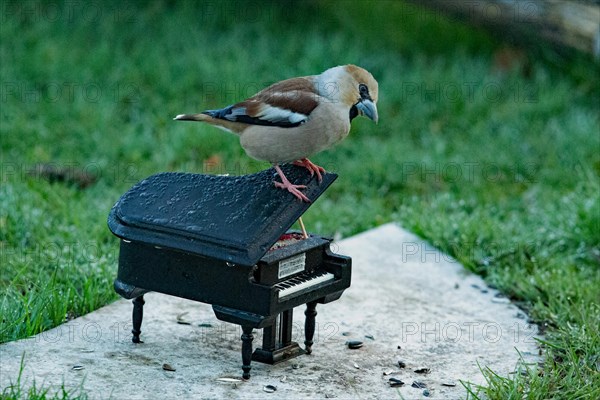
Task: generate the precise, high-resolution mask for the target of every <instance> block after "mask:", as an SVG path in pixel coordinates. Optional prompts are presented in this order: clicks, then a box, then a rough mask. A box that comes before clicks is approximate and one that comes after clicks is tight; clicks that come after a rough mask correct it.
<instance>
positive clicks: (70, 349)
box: [0, 224, 539, 399]
mask: <svg viewBox="0 0 600 400" xmlns="http://www.w3.org/2000/svg"><path fill="white" fill-rule="evenodd" d="M332 249H333V250H334V251H335V252H339V253H340V254H345V255H349V256H351V257H352V259H353V277H352V286H351V287H350V288H349V289H348V290H347V291H346V292H345V293H344V295H343V296H342V298H341V299H340V300H338V301H336V302H333V303H330V304H326V305H320V306H318V307H317V311H318V315H317V329H316V334H315V344H314V346H313V354H311V355H303V356H300V357H297V358H295V359H293V360H289V361H286V362H283V363H281V364H277V365H274V366H272V365H265V364H260V363H257V362H253V369H252V378H251V379H250V380H249V381H237V380H238V379H239V378H240V377H241V368H240V366H241V352H240V350H241V341H240V340H239V338H240V335H241V330H240V328H239V327H238V326H236V325H231V324H227V323H223V322H221V321H218V320H217V319H216V318H215V317H214V314H213V312H212V308H211V307H210V305H207V304H202V303H195V302H192V301H188V300H183V299H178V298H174V297H171V296H166V295H162V294H157V293H149V294H147V295H146V296H145V298H146V306H145V308H144V322H143V325H142V340H144V343H143V344H138V345H135V344H133V343H132V342H131V338H130V330H131V322H130V317H131V310H132V305H131V302H130V301H125V300H120V301H117V302H115V303H113V304H110V305H108V306H106V307H103V308H101V309H99V310H97V311H94V312H92V313H90V314H88V315H85V316H82V317H80V318H77V319H74V320H72V321H69V322H68V323H65V324H63V325H61V326H58V327H56V328H54V329H51V330H49V331H46V332H44V333H41V334H39V335H36V336H34V337H32V338H28V339H23V340H19V341H15V342H11V343H5V344H3V345H0V392H1V390H2V389H3V388H6V387H7V386H9V385H10V384H12V383H14V382H15V381H16V378H17V375H18V371H19V365H20V361H21V357H22V356H23V355H24V363H25V366H24V371H23V376H22V378H21V381H22V383H21V384H22V385H23V386H24V387H28V386H31V385H32V383H33V382H34V381H35V383H36V385H37V386H38V387H40V386H43V387H46V388H50V393H54V392H55V391H56V390H58V389H59V388H60V387H61V385H64V386H65V388H67V389H68V390H75V391H77V390H78V389H80V388H83V390H84V392H85V393H86V394H87V395H88V396H89V398H91V399H108V398H115V399H120V398H128V399H158V398H175V397H182V396H183V397H184V398H239V399H251V398H252V399H254V398H268V397H269V396H271V397H273V398H277V399H280V398H286V399H294V398H338V399H356V398H360V399H387V398H390V399H398V398H404V399H421V398H424V395H423V390H424V389H417V388H414V387H411V384H412V382H413V381H421V382H423V383H425V384H426V385H427V388H428V390H429V397H431V398H442V399H446V398H449V399H456V398H464V397H465V396H466V390H465V388H464V386H463V385H462V384H461V381H462V382H471V383H475V384H481V383H484V377H483V375H482V373H481V370H480V369H481V368H485V367H488V368H490V369H492V370H493V371H495V372H497V373H499V374H500V375H504V376H506V375H508V374H511V373H514V371H515V368H516V367H517V366H518V364H519V358H520V356H519V352H520V354H521V355H522V356H523V359H524V361H525V362H530V363H535V362H537V361H538V358H539V356H538V351H539V350H538V346H537V342H536V341H535V337H537V335H538V332H537V328H536V326H534V325H530V324H528V323H527V320H526V317H525V315H524V313H523V312H522V311H520V310H519V309H518V308H517V307H516V306H515V305H513V304H511V303H510V302H509V301H508V300H507V299H505V298H504V297H501V295H499V294H498V293H497V291H496V290H493V289H491V288H489V287H487V286H486V285H485V283H484V282H483V281H482V280H481V278H479V277H478V276H476V275H473V274H470V273H468V272H466V271H465V269H464V268H463V267H462V266H461V265H460V264H459V263H457V262H456V261H454V260H453V259H452V258H450V257H449V256H447V255H444V254H443V253H441V252H439V251H437V250H436V249H434V248H432V247H431V246H430V245H429V244H427V243H426V242H424V241H423V240H421V239H419V238H418V237H416V236H414V235H413V234H411V233H409V232H407V231H405V230H403V229H401V228H400V227H398V226H397V225H394V224H387V225H383V226H380V227H378V228H376V229H373V230H370V231H367V232H364V233H362V234H359V235H357V236H354V237H351V238H348V239H345V240H342V241H339V242H336V243H334V244H333V245H332ZM303 317H304V315H303V309H301V308H297V309H296V310H295V315H294V340H296V341H298V342H299V343H302V341H303V328H304V322H303ZM178 319H179V322H186V323H189V325H188V324H182V323H178ZM261 339H262V332H261V331H255V345H257V346H258V345H259V344H260V341H261ZM349 340H359V341H362V342H363V343H364V345H363V346H362V347H361V348H359V349H354V350H352V349H349V348H348V347H347V346H346V345H345V343H346V342H347V341H349ZM399 360H401V361H403V362H404V363H405V364H406V367H405V368H399V366H398V361H399ZM165 363H166V364H169V365H170V366H172V367H173V368H174V369H175V371H165V370H164V369H163V364H165ZM74 367H75V368H74ZM421 368H428V369H429V373H427V374H419V373H416V372H414V371H415V370H418V369H421ZM384 373H391V374H390V375H385V374H384ZM390 377H396V378H399V379H401V380H402V381H404V382H405V383H406V384H405V385H404V386H403V387H396V388H392V387H390V386H389V385H388V380H389V378H390ZM224 378H225V379H224ZM232 380H236V381H232ZM444 383H455V384H456V386H454V387H448V386H444V385H443V384H444ZM265 385H273V386H275V387H276V388H277V391H276V392H275V393H271V394H269V393H266V392H265V391H264V390H263V389H264V387H265Z"/></svg>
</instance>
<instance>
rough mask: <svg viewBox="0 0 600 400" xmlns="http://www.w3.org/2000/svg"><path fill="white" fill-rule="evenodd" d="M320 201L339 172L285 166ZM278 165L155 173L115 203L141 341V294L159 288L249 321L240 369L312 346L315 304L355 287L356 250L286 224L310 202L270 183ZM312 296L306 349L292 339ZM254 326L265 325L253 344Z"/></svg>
mask: <svg viewBox="0 0 600 400" xmlns="http://www.w3.org/2000/svg"><path fill="white" fill-rule="evenodd" d="M283 170H284V173H285V174H286V176H287V177H288V178H289V179H290V180H291V181H292V182H294V183H298V184H305V185H307V188H306V189H305V190H304V193H305V194H306V195H307V196H308V198H309V199H311V200H312V201H314V200H316V199H317V198H318V197H319V196H320V195H321V194H322V193H323V192H324V191H325V190H326V189H327V188H328V187H329V185H331V183H332V182H333V181H334V180H335V179H336V178H337V175H335V174H331V173H326V174H324V175H323V180H322V181H321V182H320V183H319V182H317V180H316V178H315V177H311V176H310V175H309V174H308V172H307V170H306V169H304V168H300V167H296V166H293V165H285V166H283ZM275 177H276V176H275V174H274V170H273V169H269V170H266V171H262V172H259V173H256V174H252V175H244V176H239V177H228V176H215V175H200V174H188V173H161V174H157V175H153V176H151V177H149V178H147V179H145V180H143V181H141V182H139V183H138V184H136V185H135V186H134V187H132V188H131V189H130V190H129V191H128V192H127V193H125V194H124V195H123V196H122V197H121V198H120V199H119V201H118V202H117V203H116V204H115V205H114V207H113V208H112V210H111V212H110V215H109V218H108V225H109V228H110V230H111V231H112V232H113V233H114V234H115V235H116V236H118V237H119V238H120V239H121V245H120V255H119V271H118V276H117V279H116V280H115V282H114V287H115V290H116V291H117V293H119V295H121V296H122V297H124V298H127V299H134V300H133V330H132V333H133V342H135V343H139V342H141V341H140V333H141V324H142V316H143V305H144V298H143V295H144V294H145V293H147V292H149V291H156V292H161V293H165V294H169V295H173V296H178V297H182V298H186V299H190V300H195V301H200V302H204V303H209V304H212V307H213V310H214V313H215V315H216V317H217V318H218V319H220V320H222V321H226V322H230V323H234V324H238V325H240V326H241V327H242V332H243V333H242V336H241V339H242V369H243V377H244V378H245V379H248V378H249V377H250V368H251V365H250V364H251V360H255V361H258V362H263V363H269V364H274V363H277V362H280V361H284V360H287V359H289V358H292V357H296V356H298V355H300V354H303V353H304V352H306V353H309V354H310V353H311V351H312V345H313V337H314V330H315V316H316V314H317V312H316V305H317V303H328V302H331V301H334V300H337V299H338V298H339V297H340V296H341V295H342V293H343V291H344V290H345V289H346V288H348V287H349V286H350V275H351V259H350V258H349V257H345V256H341V255H337V254H334V253H332V252H331V250H330V243H331V239H328V238H325V237H321V236H318V235H312V234H311V235H309V237H308V238H304V237H303V236H301V235H300V234H299V233H294V232H290V231H288V229H289V228H290V227H291V226H292V224H293V223H294V222H295V221H296V220H297V219H298V217H300V216H301V215H302V214H303V213H304V212H305V211H306V210H307V209H308V207H309V206H310V203H305V202H300V201H299V200H297V199H296V198H295V197H294V196H292V195H291V194H290V193H288V192H287V191H284V190H281V189H276V188H275V187H274V185H273V183H272V182H273V179H274V178H275ZM303 304H306V311H305V315H306V320H305V336H306V338H305V339H306V340H305V342H304V344H305V350H303V349H301V348H300V346H299V345H298V344H297V343H295V342H292V340H291V337H292V316H293V315H292V313H293V308H294V307H297V306H300V305H303ZM253 329H263V342H262V347H260V348H257V349H256V350H255V351H254V352H252V349H253V348H252V340H253V339H254V337H253V334H252V333H253Z"/></svg>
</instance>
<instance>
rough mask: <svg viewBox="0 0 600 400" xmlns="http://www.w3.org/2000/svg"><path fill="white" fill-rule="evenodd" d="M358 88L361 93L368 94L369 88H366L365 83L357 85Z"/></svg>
mask: <svg viewBox="0 0 600 400" xmlns="http://www.w3.org/2000/svg"><path fill="white" fill-rule="evenodd" d="M358 90H359V92H360V94H361V95H368V94H369V89H368V88H367V85H365V84H364V83H361V84H360V85H358Z"/></svg>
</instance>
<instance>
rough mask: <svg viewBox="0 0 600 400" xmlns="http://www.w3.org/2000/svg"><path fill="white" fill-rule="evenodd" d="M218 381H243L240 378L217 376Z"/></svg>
mask: <svg viewBox="0 0 600 400" xmlns="http://www.w3.org/2000/svg"><path fill="white" fill-rule="evenodd" d="M217 381H218V382H226V383H241V382H243V381H242V380H241V379H239V378H217Z"/></svg>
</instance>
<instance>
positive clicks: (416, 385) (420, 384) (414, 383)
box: [410, 381, 427, 389]
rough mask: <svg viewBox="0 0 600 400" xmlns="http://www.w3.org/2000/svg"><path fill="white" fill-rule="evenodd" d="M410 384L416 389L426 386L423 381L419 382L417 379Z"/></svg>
mask: <svg viewBox="0 0 600 400" xmlns="http://www.w3.org/2000/svg"><path fill="white" fill-rule="evenodd" d="M410 386H412V387H414V388H417V389H425V388H426V387H427V385H426V384H424V383H423V382H419V381H413V383H412V385H410Z"/></svg>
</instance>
